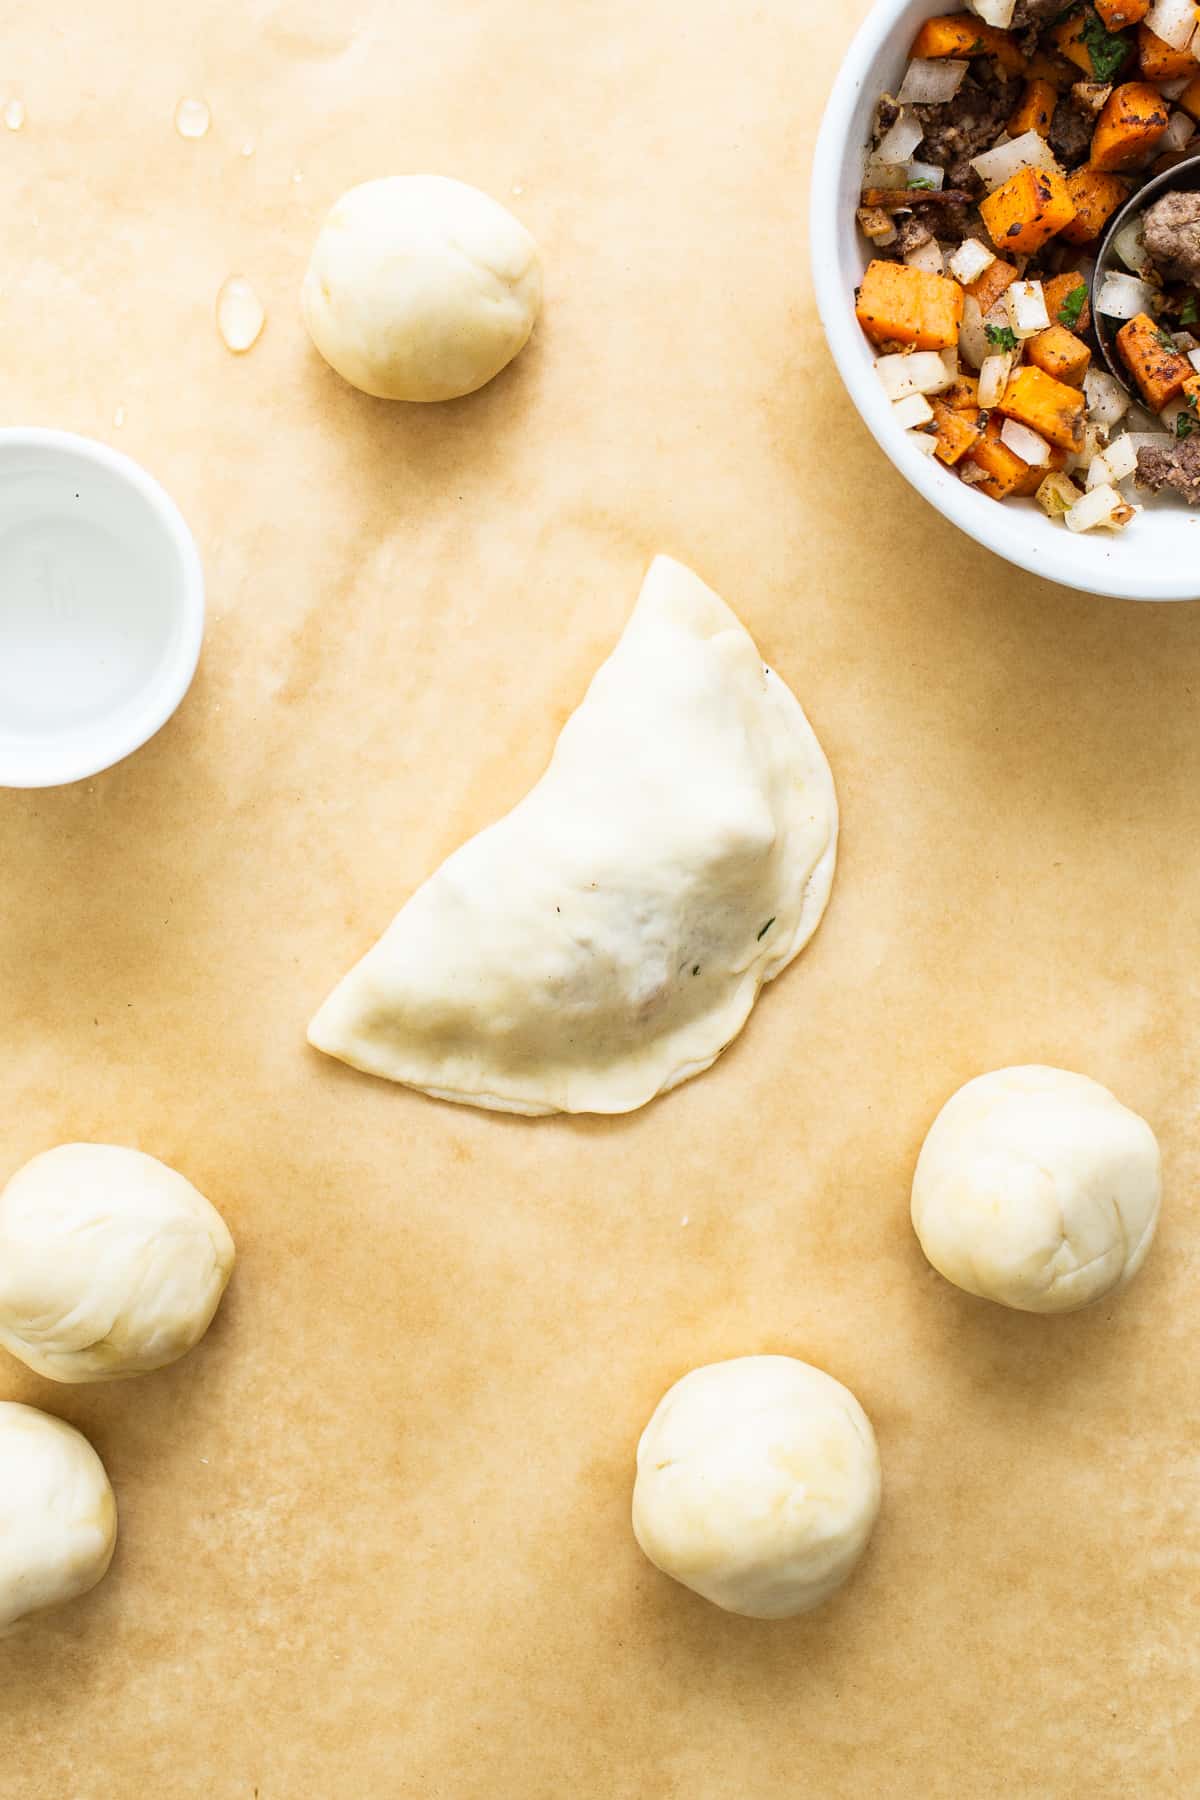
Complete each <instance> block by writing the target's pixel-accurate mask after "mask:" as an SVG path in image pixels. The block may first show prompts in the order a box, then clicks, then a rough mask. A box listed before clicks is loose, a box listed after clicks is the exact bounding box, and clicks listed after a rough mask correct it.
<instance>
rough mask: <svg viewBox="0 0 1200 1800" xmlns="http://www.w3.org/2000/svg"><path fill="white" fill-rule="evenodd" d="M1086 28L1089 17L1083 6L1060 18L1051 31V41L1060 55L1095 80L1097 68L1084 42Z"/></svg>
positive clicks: (1091, 79)
mask: <svg viewBox="0 0 1200 1800" xmlns="http://www.w3.org/2000/svg"><path fill="white" fill-rule="evenodd" d="M1086 30H1087V17H1086V15H1085V14H1084V12H1083V10H1082V8H1081V9H1080V10H1079V11H1078V12H1071V13H1068V14H1067V16H1066V18H1065V19H1060V20H1059V22H1058V24H1057V25H1056V26H1055V27H1054V29H1053V31H1052V32H1051V33H1050V42H1051V43H1052V44H1053V45H1054V48H1055V49H1056V50H1057V51H1058V53H1059V55H1060V56H1065V57H1067V58H1068V59H1069V60H1070V61H1071V62H1073V63H1074V64H1075V67H1076V68H1077V69H1082V70H1083V73H1084V75H1085V77H1086V78H1087V80H1088V81H1095V79H1096V70H1095V67H1094V65H1093V63H1092V58H1091V55H1090V53H1089V51H1088V47H1087V44H1086V43H1085V42H1084V33H1085V31H1086Z"/></svg>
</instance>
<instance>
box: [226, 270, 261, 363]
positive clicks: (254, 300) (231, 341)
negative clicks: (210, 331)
mask: <svg viewBox="0 0 1200 1800" xmlns="http://www.w3.org/2000/svg"><path fill="white" fill-rule="evenodd" d="M266 321H267V315H266V313H265V312H264V310H263V303H262V301H261V300H260V299H259V297H258V295H257V294H256V293H255V291H254V289H253V288H252V287H251V286H250V283H249V282H248V281H247V280H246V277H245V276H244V275H231V276H230V277H229V280H228V281H227V282H226V283H225V286H224V287H223V288H222V289H221V291H220V293H219V294H218V295H217V330H218V331H219V332H220V334H221V336H222V338H223V339H224V341H225V345H226V348H227V349H229V350H232V351H233V353H234V355H235V356H240V355H241V354H242V352H243V351H244V350H249V348H250V346H251V345H252V344H256V343H257V342H258V339H259V335H260V333H261V331H262V328H263V326H264V325H265V324H266Z"/></svg>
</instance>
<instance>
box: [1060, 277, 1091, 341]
mask: <svg viewBox="0 0 1200 1800" xmlns="http://www.w3.org/2000/svg"><path fill="white" fill-rule="evenodd" d="M1086 305H1087V282H1086V281H1081V282H1080V284H1079V286H1078V287H1077V288H1072V289H1071V291H1070V293H1069V294H1068V295H1067V297H1066V299H1065V300H1064V301H1063V303H1062V305H1061V306H1060V307H1059V309H1058V322H1059V324H1060V325H1065V326H1066V328H1067V330H1068V331H1074V329H1075V327H1076V326H1077V325H1078V323H1079V321H1080V319H1081V317H1082V316H1083V309H1084V307H1085V306H1086Z"/></svg>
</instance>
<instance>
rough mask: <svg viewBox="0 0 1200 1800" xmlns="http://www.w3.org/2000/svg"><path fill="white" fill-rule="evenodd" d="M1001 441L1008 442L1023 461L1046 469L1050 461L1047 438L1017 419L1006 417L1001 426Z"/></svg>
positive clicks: (1013, 451) (1010, 447)
mask: <svg viewBox="0 0 1200 1800" xmlns="http://www.w3.org/2000/svg"><path fill="white" fill-rule="evenodd" d="M1000 442H1001V443H1002V444H1007V445H1008V448H1009V449H1010V450H1011V451H1012V453H1013V455H1014V456H1019V457H1020V458H1021V461H1022V462H1027V463H1032V465H1033V467H1034V468H1035V469H1044V468H1045V466H1046V464H1047V463H1048V462H1049V461H1050V446H1049V444H1048V443H1047V442H1046V440H1045V438H1044V437H1042V435H1041V434H1040V432H1037V431H1031V430H1030V429H1029V427H1028V425H1022V424H1021V423H1020V421H1019V420H1017V419H1005V421H1004V423H1003V425H1002V426H1001V427H1000Z"/></svg>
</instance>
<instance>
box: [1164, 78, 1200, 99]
mask: <svg viewBox="0 0 1200 1800" xmlns="http://www.w3.org/2000/svg"><path fill="white" fill-rule="evenodd" d="M1194 80H1195V77H1194V76H1192V75H1179V76H1177V77H1176V79H1175V80H1174V81H1156V82H1155V84H1154V85H1155V87H1156V88H1157V89H1158V91H1159V93H1160V94H1161V95H1162V97H1163V99H1164V100H1171V101H1174V100H1178V98H1179V96H1180V94H1182V93H1183V90H1184V89H1185V88H1186V87H1189V86H1190V85H1191V83H1192V81H1194Z"/></svg>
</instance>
